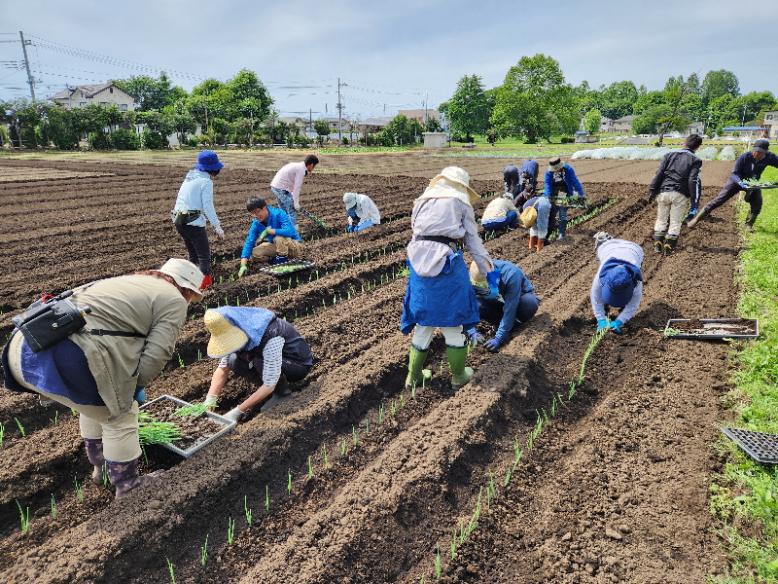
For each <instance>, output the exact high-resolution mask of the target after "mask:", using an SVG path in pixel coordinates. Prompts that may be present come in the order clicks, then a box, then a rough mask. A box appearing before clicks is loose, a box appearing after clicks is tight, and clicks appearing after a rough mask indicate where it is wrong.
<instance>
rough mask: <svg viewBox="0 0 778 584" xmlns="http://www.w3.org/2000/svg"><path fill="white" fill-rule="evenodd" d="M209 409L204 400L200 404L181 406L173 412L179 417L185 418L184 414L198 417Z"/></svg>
mask: <svg viewBox="0 0 778 584" xmlns="http://www.w3.org/2000/svg"><path fill="white" fill-rule="evenodd" d="M207 411H208V406H206V405H205V403H204V402H203V403H199V404H189V405H187V406H181V407H180V408H178V409H177V410H176V411H175V412H173V415H174V416H178V417H179V418H183V417H184V416H191V417H192V418H196V417H197V416H201V415H203V414H204V413H205V412H207Z"/></svg>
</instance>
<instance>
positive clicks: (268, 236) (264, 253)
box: [238, 197, 303, 278]
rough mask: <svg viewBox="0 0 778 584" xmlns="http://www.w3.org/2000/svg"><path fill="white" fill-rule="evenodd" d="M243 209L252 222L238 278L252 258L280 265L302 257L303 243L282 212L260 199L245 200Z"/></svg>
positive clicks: (244, 245)
mask: <svg viewBox="0 0 778 584" xmlns="http://www.w3.org/2000/svg"><path fill="white" fill-rule="evenodd" d="M246 209H247V210H248V212H249V215H251V217H252V218H253V219H252V221H251V227H249V232H248V235H246V241H245V242H244V244H243V251H241V254H240V268H239V269H238V277H239V278H242V277H243V275H244V274H245V273H246V271H247V270H248V269H249V268H248V262H249V259H250V258H251V256H252V255H253V256H254V257H255V258H257V260H259V261H260V262H262V263H268V262H269V263H271V264H283V263H285V262H287V261H288V260H289V258H299V257H302V255H303V242H302V241H300V235H299V234H298V233H297V229H296V228H295V226H294V224H293V223H292V221H291V219H290V218H289V215H287V214H286V212H285V211H283V210H281V209H277V208H276V207H271V206H270V205H268V204H267V203H266V202H265V199H262V198H260V197H250V198H249V200H248V201H246ZM257 243H259V246H258V247H257Z"/></svg>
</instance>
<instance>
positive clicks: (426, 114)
mask: <svg viewBox="0 0 778 584" xmlns="http://www.w3.org/2000/svg"><path fill="white" fill-rule="evenodd" d="M398 115H401V116H405V117H406V118H408V119H409V120H416V121H417V122H419V123H420V124H421V125H422V126H423V125H424V124H425V123H426V121H427V120H429V119H434V120H437V121H438V122H440V113H438V111H437V110H434V109H407V110H400V111H399V112H398Z"/></svg>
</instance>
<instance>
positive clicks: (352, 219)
mask: <svg viewBox="0 0 778 584" xmlns="http://www.w3.org/2000/svg"><path fill="white" fill-rule="evenodd" d="M348 224H349V225H354V218H353V217H351V215H349V218H348Z"/></svg>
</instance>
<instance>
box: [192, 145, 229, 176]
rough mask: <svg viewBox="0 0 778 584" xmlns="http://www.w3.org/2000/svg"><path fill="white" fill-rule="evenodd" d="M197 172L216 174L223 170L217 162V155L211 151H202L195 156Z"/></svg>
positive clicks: (220, 163)
mask: <svg viewBox="0 0 778 584" xmlns="http://www.w3.org/2000/svg"><path fill="white" fill-rule="evenodd" d="M195 168H196V169H197V170H202V171H205V172H216V171H217V170H221V169H222V168H224V164H223V163H222V162H221V161H220V160H219V155H218V154H216V152H214V151H213V150H203V151H202V152H200V154H198V155H197V164H195Z"/></svg>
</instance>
